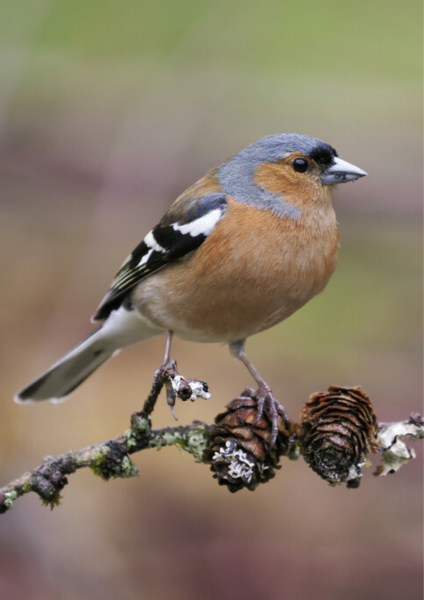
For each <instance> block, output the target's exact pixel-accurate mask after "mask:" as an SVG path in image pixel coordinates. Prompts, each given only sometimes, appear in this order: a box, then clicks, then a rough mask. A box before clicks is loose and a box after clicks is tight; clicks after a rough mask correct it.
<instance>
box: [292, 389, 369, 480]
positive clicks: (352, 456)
mask: <svg viewBox="0 0 424 600" xmlns="http://www.w3.org/2000/svg"><path fill="white" fill-rule="evenodd" d="M300 417H301V423H300V425H299V426H298V429H299V431H298V437H299V443H300V447H301V452H302V454H303V457H304V459H305V460H306V462H307V463H308V464H309V466H310V467H311V468H312V469H313V470H314V471H315V472H316V473H318V475H320V476H321V477H322V478H323V479H325V480H327V481H328V482H329V483H330V484H331V485H336V484H337V483H342V482H346V483H347V487H351V488H354V487H359V480H360V477H362V473H361V468H362V467H363V466H364V465H365V463H366V457H367V455H368V453H369V452H370V451H371V452H376V448H377V444H376V441H375V437H376V433H377V419H376V416H375V413H374V410H373V407H372V404H371V401H370V399H369V398H368V396H367V395H366V394H365V393H364V392H363V391H362V390H361V388H359V387H356V388H344V387H335V386H332V387H330V388H328V391H327V392H322V393H316V394H313V395H312V396H311V397H310V399H309V400H308V402H307V403H306V405H305V406H304V408H303V410H302V412H301V415H300Z"/></svg>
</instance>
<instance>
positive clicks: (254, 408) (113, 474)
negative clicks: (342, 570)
mask: <svg viewBox="0 0 424 600" xmlns="http://www.w3.org/2000/svg"><path fill="white" fill-rule="evenodd" d="M164 386H165V388H166V391H167V402H168V404H169V405H170V406H171V409H172V410H173V407H174V404H175V401H176V398H179V399H181V400H183V401H185V400H191V401H194V400H196V399H197V398H204V399H206V398H208V397H209V391H208V387H207V384H206V383H205V382H202V381H197V380H192V379H186V378H184V377H183V376H182V375H180V373H178V371H177V365H176V363H175V361H171V362H169V363H168V364H167V365H164V366H162V367H161V368H160V369H158V370H157V371H156V373H155V376H154V379H153V384H152V389H151V391H150V394H149V396H148V397H147V399H146V401H145V403H144V406H143V410H142V411H140V412H136V413H134V414H133V415H131V422H130V427H129V429H128V430H127V431H126V432H125V433H124V434H123V435H120V436H118V437H116V438H114V439H111V440H107V441H105V442H100V443H96V444H92V445H91V446H86V447H85V448H81V449H79V450H71V451H70V452H67V453H66V454H62V455H60V456H46V457H45V458H44V460H43V461H42V463H41V465H39V466H38V467H36V468H35V469H33V470H32V471H28V472H26V473H24V474H23V475H21V476H20V477H18V478H17V479H15V480H14V481H12V482H11V483H9V484H8V485H6V486H4V487H3V488H0V514H2V513H5V512H7V511H8V510H10V509H11V508H12V506H13V504H14V502H15V501H16V500H17V498H19V497H20V496H23V495H25V494H28V493H29V492H35V493H36V494H37V495H38V496H39V497H40V498H41V500H42V502H43V504H45V505H47V506H50V508H53V507H55V506H57V505H58V504H59V502H60V499H61V492H62V490H63V488H64V487H65V486H66V485H67V483H68V476H69V475H72V473H75V471H77V470H78V469H82V468H86V467H89V468H90V469H91V470H92V472H93V473H94V474H95V475H98V476H99V477H101V478H102V479H104V480H109V479H116V478H127V477H134V476H136V475H138V468H137V466H136V465H135V464H134V463H133V462H132V460H131V458H130V456H131V455H132V454H135V453H136V452H140V451H141V450H147V449H150V448H156V449H157V450H161V449H162V448H164V447H165V446H177V447H178V448H180V449H181V450H184V451H186V452H188V453H190V454H191V455H192V456H193V457H194V459H195V461H196V462H198V463H204V464H207V465H209V466H210V468H211V470H212V472H213V473H214V477H215V478H216V479H218V483H220V484H221V485H225V486H227V487H228V489H229V490H230V491H231V492H236V491H238V490H241V489H248V490H251V491H253V490H254V489H255V488H256V487H257V486H258V485H261V484H263V483H266V482H268V481H269V480H270V479H272V478H273V477H274V476H275V471H276V470H277V469H279V468H281V465H280V460H281V458H283V457H286V458H289V459H291V460H295V459H297V458H299V456H302V455H303V457H304V459H305V460H306V462H307V463H308V464H309V466H311V467H312V469H313V470H314V471H315V472H316V473H317V474H318V475H319V476H320V477H322V478H323V479H325V480H326V481H328V482H329V483H330V484H331V485H336V484H340V483H346V484H347V486H348V487H358V485H359V482H360V478H361V477H362V468H363V467H364V466H369V458H368V454H369V453H370V452H373V453H374V454H375V453H380V455H381V459H382V462H381V465H379V466H378V467H377V469H376V472H375V473H374V474H375V475H379V476H384V475H387V473H394V472H396V471H398V470H399V469H400V467H401V466H403V465H404V464H406V463H407V462H409V461H410V460H411V459H413V458H415V452H414V451H413V450H411V449H410V448H408V447H407V446H406V444H405V443H404V440H418V439H422V438H424V421H423V418H422V417H421V416H420V415H418V414H416V413H413V414H412V415H411V416H410V418H409V419H407V420H405V421H401V422H397V423H381V424H380V425H378V424H377V420H376V417H375V414H374V411H373V408H372V405H371V402H370V400H369V398H368V397H367V396H366V394H364V392H363V391H362V390H361V389H360V388H341V387H330V388H329V390H328V391H327V392H322V393H317V394H313V395H312V396H311V397H310V399H309V400H308V402H307V403H306V404H305V407H304V408H303V410H302V413H301V420H300V422H299V423H294V422H293V421H291V420H289V421H287V420H286V418H285V417H284V415H281V416H279V434H278V437H277V441H276V443H275V444H273V443H272V417H271V415H270V414H268V412H267V410H265V411H264V412H263V413H262V414H259V412H258V398H257V397H256V392H255V391H254V390H251V389H249V388H247V389H246V390H244V392H242V394H241V395H240V396H239V397H238V398H236V399H235V400H233V401H232V402H231V403H230V404H229V405H228V407H227V410H226V411H225V412H224V413H221V414H219V415H218V416H217V417H216V420H215V423H214V424H209V425H208V424H205V423H201V422H198V421H195V422H193V423H192V424H191V425H181V426H177V427H166V428H162V429H152V428H151V415H152V412H153V409H154V407H155V404H156V401H157V399H158V396H159V394H160V392H161V390H162V388H163V387H164Z"/></svg>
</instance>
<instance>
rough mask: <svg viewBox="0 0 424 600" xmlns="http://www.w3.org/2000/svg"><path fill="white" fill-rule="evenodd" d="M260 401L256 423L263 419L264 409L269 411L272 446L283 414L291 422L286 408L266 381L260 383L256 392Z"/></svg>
mask: <svg viewBox="0 0 424 600" xmlns="http://www.w3.org/2000/svg"><path fill="white" fill-rule="evenodd" d="M255 397H256V399H257V402H258V416H257V419H256V423H258V421H259V420H260V419H261V417H262V415H263V413H264V410H266V411H268V412H269V415H270V417H271V448H272V447H273V446H274V445H275V443H276V441H277V437H278V433H279V428H278V421H279V417H280V416H282V417H283V419H284V421H285V422H286V423H289V422H290V419H289V416H288V414H287V411H286V409H285V408H284V406H283V405H282V404H280V402H278V400H276V399H275V398H274V396H273V395H272V391H271V388H270V387H269V385H267V384H266V383H265V382H263V383H260V384H259V388H258V389H257V391H256V393H255Z"/></svg>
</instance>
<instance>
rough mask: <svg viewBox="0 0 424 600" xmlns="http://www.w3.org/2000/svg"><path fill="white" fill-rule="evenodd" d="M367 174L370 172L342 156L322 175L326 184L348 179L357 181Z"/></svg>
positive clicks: (343, 181)
mask: <svg viewBox="0 0 424 600" xmlns="http://www.w3.org/2000/svg"><path fill="white" fill-rule="evenodd" d="M366 175H368V173H366V172H365V171H363V170H362V169H360V168H359V167H355V165H351V164H350V163H348V162H346V161H345V160H342V159H341V158H335V159H334V162H333V164H332V165H331V167H328V169H326V170H325V171H324V173H323V174H322V175H321V181H322V183H323V184H324V185H330V184H335V183H346V181H355V179H359V178H360V177H365V176H366Z"/></svg>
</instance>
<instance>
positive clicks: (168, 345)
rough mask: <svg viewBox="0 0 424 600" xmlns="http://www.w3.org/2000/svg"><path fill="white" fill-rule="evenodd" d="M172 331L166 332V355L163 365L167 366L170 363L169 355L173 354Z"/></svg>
mask: <svg viewBox="0 0 424 600" xmlns="http://www.w3.org/2000/svg"><path fill="white" fill-rule="evenodd" d="M172 333H173V332H172V331H167V332H166V345H165V356H164V357H163V363H162V367H165V366H166V365H167V364H168V363H169V357H170V354H171V344H172Z"/></svg>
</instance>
